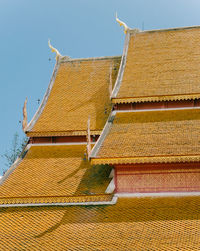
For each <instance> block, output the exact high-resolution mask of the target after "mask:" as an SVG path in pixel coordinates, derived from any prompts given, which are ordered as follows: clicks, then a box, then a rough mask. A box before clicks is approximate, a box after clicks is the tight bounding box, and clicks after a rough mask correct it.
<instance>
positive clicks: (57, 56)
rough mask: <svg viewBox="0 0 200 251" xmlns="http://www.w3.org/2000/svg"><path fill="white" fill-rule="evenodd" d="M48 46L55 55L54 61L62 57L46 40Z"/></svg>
mask: <svg viewBox="0 0 200 251" xmlns="http://www.w3.org/2000/svg"><path fill="white" fill-rule="evenodd" d="M48 45H49V48H50V49H51V51H52V52H55V53H56V60H58V59H59V57H62V55H61V54H60V52H59V51H58V50H57V49H56V48H54V47H53V46H52V45H51V43H50V39H49V40H48Z"/></svg>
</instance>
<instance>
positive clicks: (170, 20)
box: [0, 0, 200, 175]
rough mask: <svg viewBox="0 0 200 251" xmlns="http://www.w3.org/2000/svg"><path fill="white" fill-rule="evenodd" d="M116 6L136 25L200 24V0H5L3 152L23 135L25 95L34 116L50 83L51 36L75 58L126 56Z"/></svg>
mask: <svg viewBox="0 0 200 251" xmlns="http://www.w3.org/2000/svg"><path fill="white" fill-rule="evenodd" d="M116 11H117V13H118V16H119V18H120V19H122V20H123V21H125V22H126V23H127V25H128V26H129V27H131V28H140V29H142V27H144V29H145V30H149V29H160V28H171V27H183V26H193V25H200V1H199V0H101V1H99V0H56V1H53V0H0V38H1V39H0V56H1V60H0V72H1V81H0V90H1V91H0V115H1V116H0V117H1V130H0V137H1V140H0V155H1V154H3V153H4V152H5V151H6V149H9V148H10V145H11V142H12V139H13V135H14V134H15V133H16V132H17V133H19V135H20V137H21V138H22V137H23V132H22V129H21V124H20V123H19V121H20V120H22V106H23V103H24V100H25V98H26V97H28V107H27V108H28V120H29V121H30V120H31V118H32V116H33V115H34V113H35V111H36V109H37V108H38V102H37V100H38V99H40V100H42V97H43V95H44V93H45V90H46V88H47V86H48V83H49V80H50V78H51V74H52V71H53V67H54V64H55V55H54V54H53V53H51V51H50V49H49V48H48V44H47V41H48V38H50V39H51V43H52V45H53V46H55V47H56V48H57V49H58V50H59V51H60V52H61V54H62V55H69V56H70V57H72V58H80V57H96V56H112V55H121V54H122V50H123V43H124V33H123V30H122V28H121V27H120V26H119V25H118V24H117V23H116V22H115V12H116ZM49 59H51V60H49ZM3 169H5V166H4V160H3V159H2V158H0V175H1V173H2V170H3Z"/></svg>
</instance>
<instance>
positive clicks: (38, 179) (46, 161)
mask: <svg viewBox="0 0 200 251" xmlns="http://www.w3.org/2000/svg"><path fill="white" fill-rule="evenodd" d="M85 150H86V145H57V146H55V145H52V146H44V145H43V146H31V148H30V149H29V150H28V152H27V154H26V156H25V157H24V159H23V160H22V161H21V162H19V164H18V165H16V167H15V168H13V170H10V174H9V176H8V178H7V179H5V180H2V181H1V182H2V185H1V186H0V205H1V204H36V203H37V204H39V203H47V204H48V203H59V202H60V203H62V202H63V203H68V202H86V201H93V200H94V201H95V200H97V201H101V200H107V199H109V198H107V197H106V196H104V195H103V194H104V193H105V190H106V188H107V186H108V184H109V182H110V180H111V179H110V178H109V174H110V172H111V168H108V170H105V169H104V168H101V166H96V167H95V168H94V167H92V166H91V165H90V163H89V162H88V160H87V159H86V157H85V155H84V153H85Z"/></svg>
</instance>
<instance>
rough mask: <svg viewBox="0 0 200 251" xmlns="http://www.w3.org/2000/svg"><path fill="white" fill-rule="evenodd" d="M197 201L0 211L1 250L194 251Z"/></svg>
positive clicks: (199, 230)
mask: <svg viewBox="0 0 200 251" xmlns="http://www.w3.org/2000/svg"><path fill="white" fill-rule="evenodd" d="M199 203H200V197H199V196H197V197H181V198H180V197H174V198H169V197H167V198H119V199H118V203H117V204H115V205H112V206H87V207H80V206H76V207H74V206H70V207H47V208H45V207H38V208H37V207H32V208H1V209H0V219H1V221H0V222H1V223H0V236H1V241H0V249H1V250H29V249H36V250H63V249H67V250H69V249H70V250H82V249H83V250H119V249H120V250H133V248H134V250H160V251H161V250H199V246H200V220H199V218H200V210H199Z"/></svg>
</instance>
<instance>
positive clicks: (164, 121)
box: [91, 109, 200, 164]
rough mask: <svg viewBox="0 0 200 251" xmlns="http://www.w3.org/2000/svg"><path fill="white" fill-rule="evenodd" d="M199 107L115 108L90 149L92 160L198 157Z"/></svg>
mask: <svg viewBox="0 0 200 251" xmlns="http://www.w3.org/2000/svg"><path fill="white" fill-rule="evenodd" d="M199 135H200V109H183V110H162V111H143V112H117V113H116V114H115V115H114V114H113V115H112V116H111V117H110V119H109V120H108V123H107V125H106V126H105V128H104V131H103V133H102V135H101V136H100V138H99V140H98V142H97V143H96V145H95V147H94V148H93V150H92V154H91V158H92V163H93V164H123V163H125V164H130V163H169V162H187V161H189V162H190V161H200V137H199Z"/></svg>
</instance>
